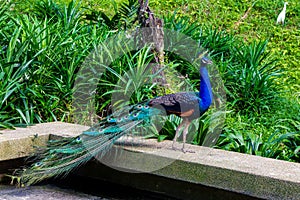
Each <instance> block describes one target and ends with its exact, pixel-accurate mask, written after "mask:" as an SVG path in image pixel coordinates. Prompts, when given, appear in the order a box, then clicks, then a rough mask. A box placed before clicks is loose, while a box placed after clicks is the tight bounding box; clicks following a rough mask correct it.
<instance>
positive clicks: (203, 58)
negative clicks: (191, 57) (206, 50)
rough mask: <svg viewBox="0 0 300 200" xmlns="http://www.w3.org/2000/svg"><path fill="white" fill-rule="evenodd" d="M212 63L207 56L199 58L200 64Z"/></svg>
mask: <svg viewBox="0 0 300 200" xmlns="http://www.w3.org/2000/svg"><path fill="white" fill-rule="evenodd" d="M212 63H213V62H212V61H211V60H210V59H208V58H207V57H202V58H201V66H206V65H210V64H212Z"/></svg>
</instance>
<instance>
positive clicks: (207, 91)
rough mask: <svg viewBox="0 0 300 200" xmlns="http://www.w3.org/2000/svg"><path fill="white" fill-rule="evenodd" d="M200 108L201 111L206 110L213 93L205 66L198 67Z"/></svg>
mask: <svg viewBox="0 0 300 200" xmlns="http://www.w3.org/2000/svg"><path fill="white" fill-rule="evenodd" d="M199 97H200V99H201V101H200V105H199V106H200V110H201V111H202V112H204V111H206V110H207V109H208V108H209V106H210V105H211V103H212V100H213V94H212V88H211V84H210V80H209V76H208V71H207V69H206V68H205V67H201V68H200V92H199Z"/></svg>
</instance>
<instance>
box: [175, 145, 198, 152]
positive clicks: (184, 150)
mask: <svg viewBox="0 0 300 200" xmlns="http://www.w3.org/2000/svg"><path fill="white" fill-rule="evenodd" d="M172 149H173V150H174V151H182V152H183V153H195V151H193V150H191V149H186V148H185V147H182V148H177V147H175V146H174V145H173V146H172Z"/></svg>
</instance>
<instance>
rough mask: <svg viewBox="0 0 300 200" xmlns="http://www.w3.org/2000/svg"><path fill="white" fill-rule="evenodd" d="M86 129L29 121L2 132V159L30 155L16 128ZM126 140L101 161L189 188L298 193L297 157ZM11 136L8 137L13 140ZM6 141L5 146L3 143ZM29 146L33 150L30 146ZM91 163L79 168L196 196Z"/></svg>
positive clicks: (283, 195) (282, 195) (280, 195)
mask: <svg viewBox="0 0 300 200" xmlns="http://www.w3.org/2000/svg"><path fill="white" fill-rule="evenodd" d="M86 129H87V127H84V126H79V125H73V124H65V123H48V124H41V125H37V126H33V127H30V128H29V130H28V132H27V133H25V132H26V131H27V130H26V129H18V130H17V131H15V132H13V131H7V132H3V131H2V132H3V133H4V134H2V135H0V152H1V151H2V150H5V151H6V153H2V152H1V153H2V154H0V155H1V156H0V160H1V159H7V158H9V159H11V158H13V157H20V156H22V155H27V153H26V152H25V153H24V151H27V149H25V150H24V149H22V148H21V146H23V144H22V142H21V141H19V140H20V139H19V138H18V136H17V135H18V134H20V137H21V140H22V141H27V140H29V141H32V137H33V136H34V134H38V135H39V136H42V135H45V136H47V135H49V134H53V135H58V136H61V135H63V136H70V135H72V136H74V135H77V134H79V133H80V132H81V131H83V130H86ZM7 134H9V136H8V135H7ZM13 135H14V136H13ZM10 136H11V137H10ZM28 136H29V138H27V137H28ZM11 138H13V139H12V140H11ZM26 138H27V139H26ZM45 140H46V139H45ZM122 140H123V141H120V143H122V146H115V147H114V148H113V150H112V151H111V152H110V153H108V154H107V156H105V157H104V158H103V159H102V162H103V163H105V164H106V165H108V166H110V167H112V168H115V169H119V170H122V171H125V172H128V171H131V172H132V171H134V172H143V174H146V175H147V174H148V175H151V176H159V177H163V178H165V179H168V180H172V181H173V182H176V181H180V182H184V183H186V188H188V187H189V186H188V185H189V184H194V185H195V184H196V185H199V186H208V187H212V188H219V189H223V190H226V191H232V192H236V193H241V194H246V195H249V196H253V197H257V198H265V199H300V164H299V163H291V162H286V161H280V160H274V159H268V158H263V157H259V156H251V155H246V154H240V153H235V152H229V151H223V150H217V149H212V148H207V147H199V146H192V145H188V148H189V149H190V150H193V151H195V153H185V154H184V153H182V152H181V151H174V150H172V149H171V141H164V142H161V143H157V142H156V141H155V140H141V139H132V138H131V137H124V138H122ZM7 142H10V143H9V145H7ZM3 144H5V145H6V146H4V147H1V146H2V145H3ZM25 144H26V146H27V147H28V146H30V145H32V144H33V143H32V142H31V143H30V142H28V141H27V142H26V143H25ZM11 146H13V147H11ZM178 147H179V146H178ZM28 148H29V147H28ZM29 150H30V151H31V148H29ZM6 154H11V155H14V156H9V155H6ZM90 166H91V165H90ZM90 166H88V165H87V166H86V167H84V168H83V169H82V170H81V172H80V174H82V175H84V176H90V177H93V178H97V177H99V178H100V179H103V178H104V179H106V180H109V181H114V182H117V183H120V184H124V185H131V186H133V187H136V188H139V189H146V190H147V188H148V189H149V190H153V191H157V192H162V193H167V194H170V195H171V196H174V197H178V198H181V199H195V198H196V196H193V192H194V191H195V190H193V191H190V190H189V189H186V190H185V191H183V190H181V189H180V188H171V187H168V185H160V186H158V185H157V184H155V183H154V184H153V185H152V186H151V183H147V184H143V182H146V178H145V177H144V180H145V181H143V180H139V181H136V182H134V181H130V178H131V177H135V176H136V174H137V173H135V174H129V173H125V174H123V175H116V172H112V173H107V172H106V173H102V172H101V171H100V170H99V169H97V166H96V165H92V166H93V167H90Z"/></svg>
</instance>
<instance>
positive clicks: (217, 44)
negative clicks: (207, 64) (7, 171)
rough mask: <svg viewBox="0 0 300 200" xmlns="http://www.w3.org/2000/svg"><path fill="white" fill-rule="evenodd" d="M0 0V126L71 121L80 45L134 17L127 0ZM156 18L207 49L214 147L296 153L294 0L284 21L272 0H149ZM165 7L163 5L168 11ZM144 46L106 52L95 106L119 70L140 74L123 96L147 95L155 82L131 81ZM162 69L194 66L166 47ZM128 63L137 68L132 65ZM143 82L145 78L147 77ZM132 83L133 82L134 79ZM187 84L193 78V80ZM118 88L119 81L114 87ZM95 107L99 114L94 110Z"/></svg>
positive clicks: (299, 101)
mask: <svg viewBox="0 0 300 200" xmlns="http://www.w3.org/2000/svg"><path fill="white" fill-rule="evenodd" d="M13 3H15V4H14V5H10V4H7V3H5V2H3V1H2V2H0V80H1V81H0V127H2V128H12V127H14V126H18V125H29V124H33V123H40V122H48V121H56V120H60V121H67V122H72V120H73V118H72V116H73V113H74V110H73V108H72V106H71V105H72V94H73V86H74V81H75V77H76V73H77V72H78V70H79V67H80V65H81V64H82V63H83V62H84V60H85V58H86V57H87V55H88V54H89V53H90V52H91V51H92V50H93V49H95V48H96V47H97V46H98V45H99V44H101V42H103V41H106V40H107V38H109V37H111V36H112V35H115V34H117V33H118V32H120V31H122V30H125V29H129V28H131V27H135V26H136V25H137V24H136V23H135V17H136V13H135V12H136V1H122V2H121V1H120V2H116V1H111V2H107V1H101V0H98V1H97V0H90V1H84V2H82V3H80V2H76V1H62V0H60V1H54V0H43V1H37V0H30V1H24V0H16V1H14V2H13ZM150 6H151V8H152V9H153V11H154V12H155V13H156V14H157V15H159V16H160V17H161V18H163V19H164V22H165V27H166V28H168V29H171V30H176V31H179V32H181V33H184V34H186V35H188V36H190V37H192V38H193V39H194V40H196V41H198V42H199V43H200V44H201V45H202V46H203V47H205V48H206V49H208V50H209V52H210V56H211V58H212V59H213V60H214V62H215V64H216V65H217V66H218V68H219V71H220V75H221V76H222V79H223V81H224V84H225V89H226V96H227V103H226V110H227V111H228V112H226V120H225V126H224V127H223V129H222V134H221V137H220V138H219V140H218V142H217V144H216V145H215V147H216V148H221V149H226V150H232V151H237V152H241V153H248V154H254V155H260V156H266V157H272V158H278V159H284V160H290V161H296V162H299V161H300V157H299V156H300V152H299V150H300V115H299V111H300V92H299V89H300V87H299V85H300V78H299V77H300V70H299V68H298V65H299V64H298V60H299V58H300V49H299V46H300V45H299V35H300V30H299V28H300V27H299V23H298V21H299V20H300V15H299V12H300V11H299V10H300V5H299V4H297V2H296V1H290V2H289V5H288V7H287V15H286V24H285V25H284V26H281V25H276V24H275V21H276V17H277V14H279V12H280V11H281V9H282V7H283V2H282V1H279V0H278V1H238V2H237V1H214V0H213V1H209V2H207V3H200V2H199V1H195V0H191V1H186V0H180V1H179V0H172V1H157V0H153V1H150ZM170 10H171V11H174V13H172V14H167V13H169V11H170ZM151 59H152V55H151V53H150V51H149V49H148V48H144V49H141V50H139V51H137V52H130V53H128V54H126V55H124V56H122V57H121V58H118V59H117V60H115V61H114V62H113V63H112V64H111V65H110V66H107V67H108V68H109V69H110V70H108V71H107V72H106V73H105V74H103V76H102V77H103V80H101V82H99V88H98V91H97V92H98V94H99V95H98V96H97V102H96V107H97V111H98V115H99V116H100V117H101V116H102V115H105V110H108V108H109V106H110V99H111V95H113V94H114V93H118V92H120V91H118V90H116V89H114V86H115V84H116V83H117V82H118V81H119V80H120V77H121V76H122V77H132V74H137V72H138V73H139V74H140V76H138V78H137V79H136V80H135V82H130V81H127V80H126V79H123V80H122V81H123V82H124V83H123V84H125V85H126V87H125V88H133V90H134V95H132V96H131V99H130V101H131V102H138V101H142V100H145V99H147V98H151V97H153V96H155V95H157V93H156V92H157V91H156V86H155V84H154V85H153V84H147V85H144V86H143V87H138V86H139V84H140V83H141V81H142V80H144V79H147V80H148V79H149V80H151V78H152V77H144V71H143V70H146V69H144V68H141V66H145V64H147V63H149V62H150V60H151ZM166 62H167V63H166V64H167V65H166V68H167V69H168V71H170V72H172V70H173V71H178V72H180V73H181V74H183V75H185V74H189V79H188V80H186V81H187V82H189V83H190V84H191V85H197V83H198V82H199V77H198V76H199V75H198V72H197V70H196V69H195V68H193V67H192V66H190V65H189V64H187V63H185V62H184V61H183V60H181V59H180V58H177V57H175V56H174V55H172V54H166ZM135 69H138V71H135ZM150 82H151V81H150ZM135 83H137V84H135ZM195 88H196V89H197V87H195ZM122 92H126V91H122ZM213 111H214V109H211V111H210V113H208V114H206V115H204V116H203V117H201V119H199V120H195V122H193V127H192V128H191V130H190V132H191V134H194V136H193V139H192V143H193V144H198V145H202V144H204V139H203V138H204V136H205V135H207V134H209V131H210V129H209V124H210V123H214V121H213V119H212V118H210V117H209V116H210V114H211V113H213ZM103 113H104V114H103ZM178 123H179V119H178V118H176V117H174V116H170V117H169V118H168V121H167V123H166V125H165V126H164V127H163V129H162V131H161V132H160V133H158V132H156V131H155V130H154V129H153V130H152V129H151V130H152V132H153V133H152V134H150V135H148V137H156V138H158V140H163V139H172V137H173V136H174V132H175V129H176V125H178Z"/></svg>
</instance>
